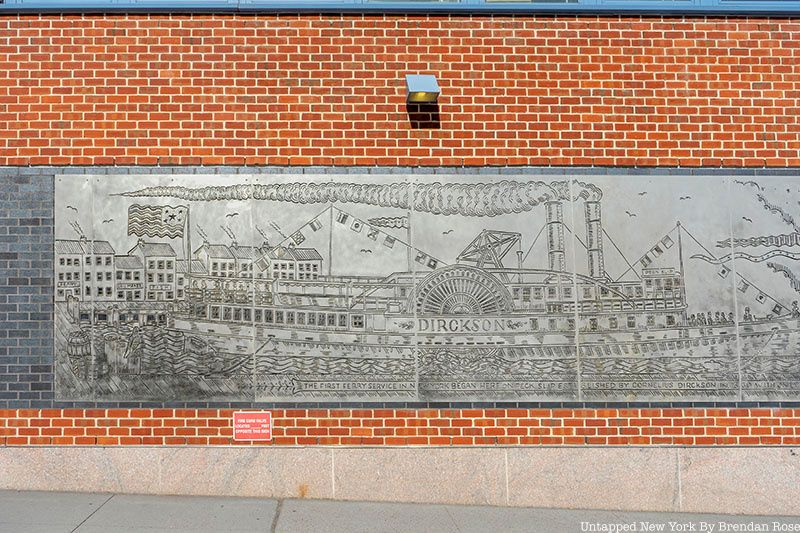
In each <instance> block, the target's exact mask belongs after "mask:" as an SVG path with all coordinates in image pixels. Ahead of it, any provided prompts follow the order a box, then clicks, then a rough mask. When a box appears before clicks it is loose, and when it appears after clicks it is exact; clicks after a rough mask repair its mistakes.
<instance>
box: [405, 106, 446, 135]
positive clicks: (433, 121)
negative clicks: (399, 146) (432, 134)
mask: <svg viewBox="0 0 800 533" xmlns="http://www.w3.org/2000/svg"><path fill="white" fill-rule="evenodd" d="M406 112H407V113H408V121H409V123H410V124H411V128H412V129H415V130H430V129H439V128H441V122H440V121H439V104H438V103H436V102H433V103H425V104H410V103H407V104H406Z"/></svg>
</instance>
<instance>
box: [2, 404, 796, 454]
mask: <svg viewBox="0 0 800 533" xmlns="http://www.w3.org/2000/svg"><path fill="white" fill-rule="evenodd" d="M232 413H233V411H232V410H227V409H64V410H62V409H44V410H37V409H20V410H0V445H8V446H14V445H227V444H264V443H248V442H235V441H233V439H232V433H233V429H232V425H231V419H232ZM272 414H273V425H274V429H273V441H272V443H271V444H274V445H301V446H302V445H403V446H405V445H410V446H413V445H427V446H458V445H496V444H499V445H562V444H566V445H584V444H588V445H624V444H634V445H664V444H679V445H726V444H727V445H756V444H764V445H776V444H783V445H795V446H796V445H800V409H779V408H775V409H747V408H707V409H697V408H669V409H658V408H650V409H502V408H497V409H276V410H273V411H272Z"/></svg>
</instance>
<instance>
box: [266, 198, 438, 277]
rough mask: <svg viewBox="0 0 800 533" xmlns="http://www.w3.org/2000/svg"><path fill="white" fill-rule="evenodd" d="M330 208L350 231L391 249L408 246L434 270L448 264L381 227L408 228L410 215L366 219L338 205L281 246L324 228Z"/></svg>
mask: <svg viewBox="0 0 800 533" xmlns="http://www.w3.org/2000/svg"><path fill="white" fill-rule="evenodd" d="M329 209H332V210H333V219H334V221H335V222H336V223H338V224H340V225H341V226H343V227H346V228H349V229H350V231H353V232H355V233H361V234H363V235H364V236H365V237H366V238H367V239H370V240H371V241H373V242H375V243H380V244H381V245H383V246H385V247H386V248H390V249H391V248H394V247H395V245H398V244H399V245H400V246H405V247H406V248H410V249H412V250H413V252H414V261H416V262H417V263H419V264H420V265H423V266H425V267H427V268H430V269H432V270H433V269H436V268H438V267H439V266H440V265H444V264H446V263H445V262H444V261H442V260H441V259H438V258H436V257H434V256H432V255H430V254H428V253H427V252H424V251H422V250H420V249H418V248H414V247H413V246H411V244H409V243H407V242H405V241H404V240H402V239H399V238H397V237H395V236H393V235H390V234H389V233H386V232H385V231H382V230H381V229H380V228H381V227H391V228H408V217H391V218H386V217H382V218H378V219H369V220H368V221H364V220H361V219H360V218H358V217H355V216H353V215H352V214H350V213H348V212H346V211H342V210H341V209H339V208H338V207H336V206H330V207H329V208H328V209H326V210H325V211H323V212H322V213H320V214H319V215H317V216H316V217H314V218H312V219H311V220H309V221H307V222H306V223H305V224H303V225H302V226H300V227H299V228H297V229H296V230H295V231H294V233H291V234H290V235H289V236H288V237H287V238H285V239H284V240H283V241H281V243H280V244H279V246H284V247H287V246H288V247H292V246H300V245H301V244H302V243H303V242H305V241H306V235H307V232H308V231H309V230H310V231H312V232H317V231H319V230H321V229H322V228H323V226H324V225H323V223H322V221H321V220H320V219H321V218H322V216H324V215H325V214H326V213H327V212H328V210H329ZM304 232H306V233H304Z"/></svg>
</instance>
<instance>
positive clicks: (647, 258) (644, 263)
mask: <svg viewBox="0 0 800 533" xmlns="http://www.w3.org/2000/svg"><path fill="white" fill-rule="evenodd" d="M652 262H653V260H652V259H650V255H649V254H644V257H642V261H641V263H642V266H643V267H645V268H646V267H648V266H650V263H652Z"/></svg>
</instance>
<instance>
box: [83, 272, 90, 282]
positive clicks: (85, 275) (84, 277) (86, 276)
mask: <svg viewBox="0 0 800 533" xmlns="http://www.w3.org/2000/svg"><path fill="white" fill-rule="evenodd" d="M83 279H84V280H86V281H92V273H91V272H85V273H84V275H83Z"/></svg>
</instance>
